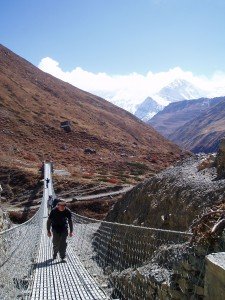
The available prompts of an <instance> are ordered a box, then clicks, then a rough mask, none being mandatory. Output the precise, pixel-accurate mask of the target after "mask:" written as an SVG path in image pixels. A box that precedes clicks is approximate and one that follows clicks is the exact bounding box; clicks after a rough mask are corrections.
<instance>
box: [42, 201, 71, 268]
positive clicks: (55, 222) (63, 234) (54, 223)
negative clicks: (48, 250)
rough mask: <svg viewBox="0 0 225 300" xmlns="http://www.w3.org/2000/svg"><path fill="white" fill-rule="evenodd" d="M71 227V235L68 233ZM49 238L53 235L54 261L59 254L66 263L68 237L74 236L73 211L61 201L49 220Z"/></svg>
mask: <svg viewBox="0 0 225 300" xmlns="http://www.w3.org/2000/svg"><path fill="white" fill-rule="evenodd" d="M68 225H69V233H68ZM47 234H48V237H51V236H52V235H53V239H52V243H53V259H56V257H57V254H58V253H59V255H60V258H61V259H62V261H64V262H65V257H66V247H67V242H66V239H67V236H68V235H69V236H70V237H72V236H73V222H72V218H71V211H70V209H69V208H67V207H66V203H65V202H64V201H63V200H61V199H60V202H58V204H57V206H56V207H55V208H53V209H52V211H51V212H50V214H49V217H48V220H47Z"/></svg>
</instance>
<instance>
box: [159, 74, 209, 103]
mask: <svg viewBox="0 0 225 300" xmlns="http://www.w3.org/2000/svg"><path fill="white" fill-rule="evenodd" d="M158 96H159V97H161V98H163V99H164V100H167V101H169V102H170V103H171V102H177V101H181V100H189V99H197V98H201V97H203V96H204V92H203V91H200V90H199V88H197V87H195V86H194V85H193V84H191V83H190V82H188V81H187V80H182V79H176V80H175V81H173V82H171V83H170V84H169V85H167V86H165V87H164V88H162V89H161V90H160V91H159V92H158Z"/></svg>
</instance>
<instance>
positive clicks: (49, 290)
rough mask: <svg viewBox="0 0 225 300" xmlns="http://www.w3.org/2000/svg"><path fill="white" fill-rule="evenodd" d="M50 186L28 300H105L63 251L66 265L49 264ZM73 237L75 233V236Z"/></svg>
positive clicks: (69, 249) (77, 263)
mask: <svg viewBox="0 0 225 300" xmlns="http://www.w3.org/2000/svg"><path fill="white" fill-rule="evenodd" d="M46 178H50V183H51V174H50V167H48V166H47V167H46V168H45V179H46ZM51 189H53V187H52V184H49V186H48V188H47V187H45V189H44V199H45V207H44V216H43V229H42V237H41V243H40V247H39V252H38V258H37V261H36V264H35V269H34V277H33V286H32V291H31V298H30V299H31V300H40V299H41V300H94V299H95V300H103V299H109V298H108V296H106V295H105V293H104V292H103V290H102V289H101V288H100V287H99V286H98V285H97V283H96V282H95V280H94V278H93V277H92V276H91V275H90V274H89V273H88V271H87V270H86V269H85V268H84V266H83V265H82V262H81V261H80V259H79V258H78V257H77V255H76V254H75V253H74V252H73V250H72V247H71V246H70V245H68V247H67V257H66V262H61V260H60V259H59V258H57V259H55V260H53V259H52V257H53V253H52V238H49V237H48V236H47V231H46V222H47V216H48V212H47V199H48V195H49V194H51V195H52V192H53V190H51ZM75 234H76V233H75Z"/></svg>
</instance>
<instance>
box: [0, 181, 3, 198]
mask: <svg viewBox="0 0 225 300" xmlns="http://www.w3.org/2000/svg"><path fill="white" fill-rule="evenodd" d="M2 191H3V189H2V185H1V184H0V201H1V194H2Z"/></svg>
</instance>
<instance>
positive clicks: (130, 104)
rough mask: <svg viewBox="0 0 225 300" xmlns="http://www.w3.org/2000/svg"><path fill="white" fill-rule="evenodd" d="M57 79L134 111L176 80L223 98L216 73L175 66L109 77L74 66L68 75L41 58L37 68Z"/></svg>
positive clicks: (222, 76)
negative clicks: (202, 73) (196, 73)
mask: <svg viewBox="0 0 225 300" xmlns="http://www.w3.org/2000/svg"><path fill="white" fill-rule="evenodd" d="M38 67H39V68H40V69H41V70H42V71H44V72H47V73H49V74H51V75H53V76H55V77H57V78H59V79H62V80H64V81H66V82H68V83H70V84H72V85H74V86H76V87H78V88H80V89H83V90H85V91H88V92H90V93H93V94H95V95H98V96H100V97H103V98H105V99H107V100H109V101H111V102H113V103H116V104H117V105H119V106H121V107H123V108H126V109H129V110H130V111H131V112H133V111H134V107H135V105H137V104H138V103H140V102H142V101H143V100H145V99H146V98H147V97H148V96H152V95H154V94H155V93H157V92H158V91H159V90H160V89H161V88H162V87H164V86H165V85H167V84H169V83H170V82H172V81H174V80H175V79H185V80H187V81H189V82H190V83H192V84H194V85H195V86H196V87H198V88H199V89H201V90H203V91H205V96H210V97H216V96H221V95H225V73H224V72H220V71H218V72H216V73H214V74H213V76H212V77H211V78H207V77H206V76H195V75H194V74H193V73H192V72H190V71H183V70H182V69H181V68H180V67H175V68H173V69H170V70H169V71H166V72H159V73H152V72H151V71H149V72H148V73H147V74H146V75H142V74H138V73H135V72H134V73H131V74H127V75H109V74H106V73H92V72H89V71H85V70H83V69H82V68H81V67H76V68H75V69H74V70H72V71H71V72H66V71H63V70H62V69H61V68H60V66H59V63H58V62H57V61H55V60H53V59H51V58H50V57H46V58H43V59H42V60H41V62H40V63H39V66H38Z"/></svg>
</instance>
